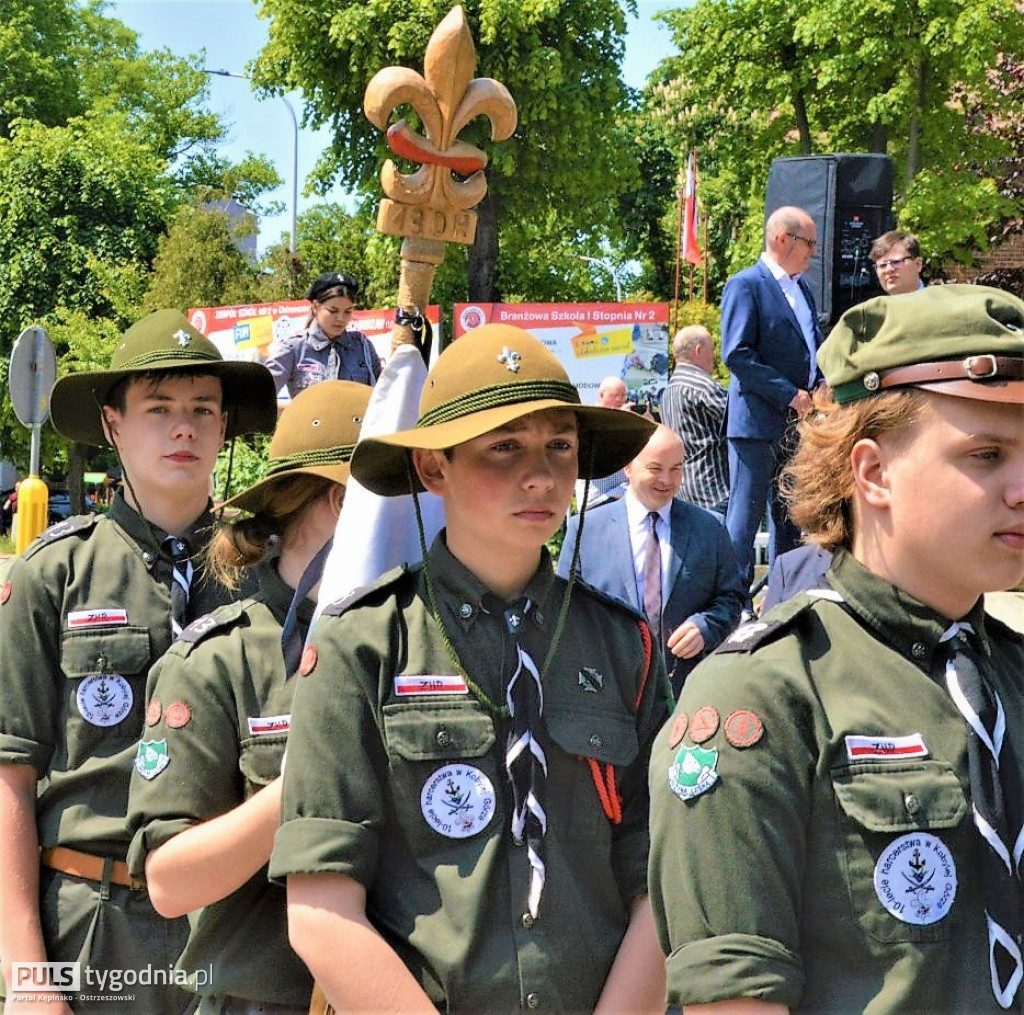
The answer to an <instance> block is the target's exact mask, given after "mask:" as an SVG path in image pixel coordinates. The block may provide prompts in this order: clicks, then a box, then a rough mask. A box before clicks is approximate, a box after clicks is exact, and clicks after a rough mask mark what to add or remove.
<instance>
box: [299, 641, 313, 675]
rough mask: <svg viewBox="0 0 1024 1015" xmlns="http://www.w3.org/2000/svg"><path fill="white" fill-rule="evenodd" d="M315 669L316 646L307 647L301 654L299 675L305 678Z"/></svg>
mask: <svg viewBox="0 0 1024 1015" xmlns="http://www.w3.org/2000/svg"><path fill="white" fill-rule="evenodd" d="M315 669H316V646H315V645H307V646H306V647H305V649H303V652H302V661H301V662H300V663H299V673H300V674H301V675H302V676H304V677H306V676H308V675H309V674H310V673H312V672H313V670H315Z"/></svg>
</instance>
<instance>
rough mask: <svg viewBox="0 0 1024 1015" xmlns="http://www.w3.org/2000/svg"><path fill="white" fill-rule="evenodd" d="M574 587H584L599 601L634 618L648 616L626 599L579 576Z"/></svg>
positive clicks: (643, 618)
mask: <svg viewBox="0 0 1024 1015" xmlns="http://www.w3.org/2000/svg"><path fill="white" fill-rule="evenodd" d="M573 589H583V590H584V591H585V592H586V593H587V595H590V596H593V597H594V598H595V599H597V600H598V601H599V602H602V603H604V604H605V606H614V607H615V608H616V609H617V610H621V611H622V612H623V613H625V614H626V615H627V616H628V617H630V618H631V619H632V620H646V619H647V618H646V616H645V615H644V614H643V613H641V612H640V611H639V610H637V609H635V608H634V607H633V606H630V604H629V603H627V602H626V601H625V600H622V599H617V598H616V597H615V596H613V595H610V594H609V593H607V592H604V591H603V590H602V589H599V588H595V587H594V586H593V585H591V584H590V582H586V581H584V580H583V579H582V578H577V579H576V582H575V584H574V585H573Z"/></svg>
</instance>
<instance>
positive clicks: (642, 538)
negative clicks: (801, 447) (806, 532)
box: [558, 425, 746, 694]
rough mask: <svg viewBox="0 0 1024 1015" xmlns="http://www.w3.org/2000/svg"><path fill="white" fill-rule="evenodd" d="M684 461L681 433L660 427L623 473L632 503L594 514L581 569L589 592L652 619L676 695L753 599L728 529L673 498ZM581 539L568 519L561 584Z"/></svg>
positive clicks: (588, 522) (627, 500)
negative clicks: (608, 597) (748, 599)
mask: <svg viewBox="0 0 1024 1015" xmlns="http://www.w3.org/2000/svg"><path fill="white" fill-rule="evenodd" d="M683 458H684V452H683V442H682V440H681V439H680V438H679V435H678V434H677V433H676V432H675V431H674V430H672V429H670V428H669V427H667V426H664V425H662V426H659V427H658V428H657V429H656V430H655V431H654V434H653V435H652V436H651V439H650V441H648V443H647V445H646V447H645V448H644V449H643V451H641V452H640V454H639V455H637V457H636V458H634V459H633V461H632V462H630V464H629V465H627V466H626V476H627V479H628V485H627V488H626V494H625V496H624V497H623V498H622V499H621V500H619V501H616V502H615V503H614V504H609V505H608V506H607V507H602V508H599V509H598V510H596V511H594V512H593V513H592V514H591V513H589V512H588V514H587V516H586V523H585V524H584V526H583V538H582V540H581V544H580V568H579V573H580V577H581V578H582V579H583V580H584V581H585V582H587V584H589V585H592V586H594V587H596V588H598V589H600V590H601V591H602V592H606V593H608V595H611V596H614V597H615V598H616V599H620V600H622V601H623V602H625V603H628V604H629V605H630V606H632V607H633V608H634V609H637V610H640V611H641V612H643V613H646V615H647V618H648V620H649V621H650V624H651V631H652V634H653V635H654V636H655V637H656V638H657V639H658V641H659V644H660V645H661V648H662V650H663V651H664V652H665V660H666V664H667V669H668V672H669V675H670V677H671V679H672V689H673V691H674V693H675V694H678V693H679V690H680V688H681V687H682V685H683V681H684V680H685V678H686V675H687V674H688V673H689V672H690V670H692V669H693V667H694V666H696V664H697V663H698V662H699V661H700V660H701V659H702V658H703V657H704V656H705V655H707V654H708V653H709V652H711V651H712V650H713V649H714V648H715V647H716V646H717V645H718V644H719V643H720V642H721V641H723V640H724V638H725V637H726V636H727V635H728V634H729V633H730V632H731V631H732V630H733V628H735V627H736V625H737V623H738V622H739V617H740V611H741V609H742V608H743V602H744V597H745V595H746V587H745V585H744V582H743V579H742V577H741V575H740V571H739V568H738V566H737V564H736V558H735V556H734V554H733V551H732V546H731V544H730V542H729V536H728V533H727V532H726V531H725V528H724V527H723V526H722V524H721V523H720V522H719V521H718V520H717V519H716V518H715V516H714V515H712V514H711V513H710V512H708V511H705V510H704V509H703V508H699V507H696V506H695V505H693V504H688V503H686V502H685V501H682V500H679V499H678V498H677V497H676V494H677V493H678V492H679V485H680V483H681V482H682V479H683ZM652 528H653V530H654V531H653V534H652ZM578 531H579V518H578V517H575V518H570V519H569V527H568V530H567V531H566V534H565V540H564V541H563V543H562V553H561V555H560V556H559V558H558V573H559V575H561V576H562V577H563V578H568V576H569V568H570V566H571V564H572V554H573V547H574V546H575V543H576V537H577V533H578ZM652 583H653V584H652Z"/></svg>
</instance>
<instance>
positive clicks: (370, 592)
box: [320, 563, 423, 617]
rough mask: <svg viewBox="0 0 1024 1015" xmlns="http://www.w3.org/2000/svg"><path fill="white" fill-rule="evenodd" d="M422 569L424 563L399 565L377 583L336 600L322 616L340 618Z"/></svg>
mask: <svg viewBox="0 0 1024 1015" xmlns="http://www.w3.org/2000/svg"><path fill="white" fill-rule="evenodd" d="M422 567H423V564H422V563H417V564H399V565H398V567H393V568H392V569H391V570H390V571H385V572H384V574H382V575H381V576H380V577H379V578H378V579H377V580H376V581H372V582H370V583H369V584H367V585H360V586H359V587H358V588H356V589H353V590H352V591H351V592H349V593H348V595H345V596H342V597H341V598H340V599H335V600H334V602H333V603H330V604H329V605H327V606H325V607H324V608H323V610H322V611H321V614H320V615H321V616H323V617H340V616H341V615H342V614H343V613H344V612H345V611H346V610H350V609H351V608H352V607H353V606H357V605H358V604H360V603H365V602H369V601H370V600H371V599H374V598H375V593H378V592H381V591H383V590H385V589H388V588H390V586H392V585H393V584H394V583H395V582H397V581H399V580H400V579H401V578H403V577H404V576H405V575H407V574H409V573H411V572H413V571H419V570H420V569H421V568H422Z"/></svg>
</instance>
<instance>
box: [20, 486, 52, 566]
mask: <svg viewBox="0 0 1024 1015" xmlns="http://www.w3.org/2000/svg"><path fill="white" fill-rule="evenodd" d="M49 506H50V491H49V490H48V489H47V487H46V484H45V483H44V482H43V481H42V480H41V479H40V478H39V477H38V476H29V477H27V478H26V479H23V480H22V481H21V485H20V486H19V487H18V538H17V541H16V542H15V545H14V550H15V553H19V554H20V553H22V552H23V551H24V550H26V549H27V548H28V544H29V543H31V542H32V540H33V539H35V538H36V536H38V535H39V533H40V532H42V531H43V530H44V529H45V528H46V517H47V512H48V509H49Z"/></svg>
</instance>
